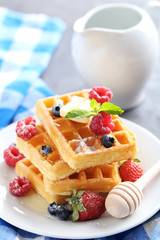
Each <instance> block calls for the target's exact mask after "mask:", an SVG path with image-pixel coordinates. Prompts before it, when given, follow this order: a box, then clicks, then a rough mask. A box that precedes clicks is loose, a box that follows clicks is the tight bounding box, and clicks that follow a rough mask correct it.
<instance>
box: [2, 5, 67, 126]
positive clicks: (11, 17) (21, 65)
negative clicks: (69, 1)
mask: <svg viewBox="0 0 160 240" xmlns="http://www.w3.org/2000/svg"><path fill="white" fill-rule="evenodd" d="M64 30H65V23H64V22H63V21H62V20H60V19H58V18H51V17H48V16H45V15H43V14H22V13H17V12H13V11H10V10H8V9H5V8H0V119H1V121H0V128H2V127H5V126H7V125H8V124H9V123H11V122H13V121H16V120H19V119H21V118H22V117H23V116H27V115H29V113H30V109H32V107H33V106H34V105H35V103H36V101H37V99H39V98H43V97H46V96H49V95H52V92H51V90H50V89H49V88H48V87H47V86H46V84H45V83H44V82H43V81H42V80H41V79H39V76H40V75H41V74H42V73H43V72H44V70H45V69H46V67H47V65H48V63H49V61H50V59H51V57H52V54H53V52H54V51H55V49H56V48H57V46H58V45H59V42H60V40H61V37H62V34H63V32H64Z"/></svg>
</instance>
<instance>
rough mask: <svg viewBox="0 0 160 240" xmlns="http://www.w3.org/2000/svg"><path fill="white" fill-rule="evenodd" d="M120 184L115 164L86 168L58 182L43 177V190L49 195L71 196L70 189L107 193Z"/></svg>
mask: <svg viewBox="0 0 160 240" xmlns="http://www.w3.org/2000/svg"><path fill="white" fill-rule="evenodd" d="M120 182H121V178H120V176H119V170H118V166H117V164H116V163H111V164H104V165H100V166H96V167H91V168H87V169H85V170H82V171H80V172H79V173H74V174H72V175H70V176H69V177H67V178H65V179H62V180H60V181H51V180H49V179H48V178H46V177H44V186H45V190H46V191H47V192H49V193H50V194H62V195H71V194H72V189H73V188H74V189H76V190H77V191H79V190H90V191H93V192H105V193H106V192H109V191H110V190H111V189H112V188H113V187H114V186H116V185H117V184H119V183H120Z"/></svg>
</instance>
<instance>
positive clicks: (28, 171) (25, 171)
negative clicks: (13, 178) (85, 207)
mask: <svg viewBox="0 0 160 240" xmlns="http://www.w3.org/2000/svg"><path fill="white" fill-rule="evenodd" d="M15 170H16V173H17V175H18V176H20V177H24V176H25V177H27V178H28V179H29V181H30V182H31V185H32V188H33V189H34V190H35V191H36V192H37V193H38V194H39V195H40V196H41V197H42V198H44V199H45V200H46V201H47V202H48V203H52V202H58V203H59V204H64V203H65V199H66V197H65V196H62V195H56V194H49V193H48V192H46V190H45V186H44V182H43V175H42V173H41V172H40V171H39V170H38V168H36V167H35V166H34V165H33V164H32V163H31V162H30V161H29V160H27V159H26V158H24V159H22V160H20V161H18V162H17V163H16V169H15Z"/></svg>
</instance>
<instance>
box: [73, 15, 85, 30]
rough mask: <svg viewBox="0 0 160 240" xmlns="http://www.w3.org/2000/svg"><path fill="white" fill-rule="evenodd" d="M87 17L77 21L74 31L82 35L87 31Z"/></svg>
mask: <svg viewBox="0 0 160 240" xmlns="http://www.w3.org/2000/svg"><path fill="white" fill-rule="evenodd" d="M85 22H86V19H85V16H84V17H81V18H79V19H77V20H76V21H75V23H74V25H73V30H74V31H75V32H77V33H82V32H84V30H85Z"/></svg>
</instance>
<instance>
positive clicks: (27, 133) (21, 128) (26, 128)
mask: <svg viewBox="0 0 160 240" xmlns="http://www.w3.org/2000/svg"><path fill="white" fill-rule="evenodd" d="M36 131H37V129H36V120H35V119H34V118H33V117H32V116H29V117H26V118H25V119H23V120H21V121H19V122H18V123H17V126H16V133H17V136H18V137H20V138H23V139H24V140H28V139H30V138H32V137H33V136H34V135H35V133H36Z"/></svg>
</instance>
